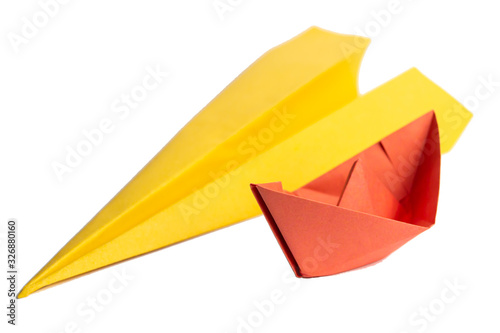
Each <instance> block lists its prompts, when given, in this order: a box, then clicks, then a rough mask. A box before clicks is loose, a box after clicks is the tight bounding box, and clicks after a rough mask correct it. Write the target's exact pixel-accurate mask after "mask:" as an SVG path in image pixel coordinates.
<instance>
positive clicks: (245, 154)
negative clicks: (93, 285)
mask: <svg viewBox="0 0 500 333" xmlns="http://www.w3.org/2000/svg"><path fill="white" fill-rule="evenodd" d="M367 44H368V41H367V39H365V38H362V37H359V36H346V35H339V34H335V33H332V32H329V31H326V30H322V29H319V28H314V27H313V28H311V29H309V30H307V31H305V32H304V33H302V34H300V35H298V36H297V37H295V38H293V39H291V40H290V41H288V42H286V43H284V44H282V45H280V46H278V47H276V48H274V49H272V50H270V51H268V52H267V53H265V54H264V55H263V56H262V57H261V58H259V59H258V60H257V61H256V62H255V63H253V64H252V65H251V66H250V67H249V68H247V69H246V70H245V71H244V72H243V73H242V74H241V75H240V76H238V77H237V78H236V79H235V80H234V81H233V82H232V83H231V84H230V85H228V86H227V87H226V88H225V89H224V90H223V91H222V92H221V93H220V94H219V95H218V96H217V97H216V98H215V99H214V100H212V101H211V102H210V103H209V104H208V105H207V106H206V107H205V108H204V109H203V110H202V111H200V113H199V114H198V115H196V116H195V117H194V118H193V119H192V120H191V121H190V122H189V123H188V124H187V125H186V126H185V127H184V128H183V129H182V130H181V131H180V132H179V133H178V134H177V135H176V136H175V137H174V138H173V139H172V140H171V141H170V142H169V143H168V144H167V145H166V146H165V147H164V148H163V149H162V150H161V151H160V152H159V153H158V154H157V155H156V156H155V157H154V158H153V159H152V160H151V161H150V162H149V163H148V164H147V165H146V166H145V167H144V168H143V169H142V170H141V171H140V172H139V173H138V174H137V175H136V176H135V177H134V178H133V179H132V180H131V181H130V182H129V183H128V184H127V185H126V186H125V187H124V188H123V189H122V190H121V191H120V192H119V193H118V194H117V195H116V196H115V197H114V198H113V199H112V200H111V201H110V202H109V203H108V204H107V205H106V206H105V207H104V208H103V209H102V210H101V211H100V212H99V213H98V214H97V215H96V216H95V217H94V218H93V219H92V220H91V221H90V222H89V223H88V224H87V225H85V227H84V228H83V229H82V230H81V231H80V232H79V233H78V234H77V235H75V236H74V237H73V239H71V240H70V241H69V242H68V243H67V244H66V245H65V246H64V247H63V248H62V249H61V250H60V251H59V252H58V253H57V254H56V255H55V256H54V257H53V258H52V259H51V260H50V261H49V262H48V263H47V264H46V265H45V266H44V267H43V268H42V269H41V270H40V271H39V272H38V273H37V274H36V275H35V276H34V277H33V278H32V279H31V281H29V282H28V284H27V285H26V286H25V287H24V288H23V290H22V291H21V293H20V294H19V296H18V297H25V296H27V295H29V294H31V293H33V292H34V291H36V290H39V289H41V288H43V287H46V286H49V285H52V284H54V283H57V282H61V281H64V280H67V279H70V278H72V277H75V276H78V275H81V274H84V273H87V272H90V271H93V270H96V269H99V268H102V267H105V266H108V265H111V264H113V263H117V262H120V261H123V260H126V259H129V258H133V257H136V256H139V255H142V254H145V253H148V252H151V251H154V250H157V249H160V248H163V247H166V246H169V245H172V244H175V243H178V242H181V241H184V240H187V239H190V238H193V237H196V236H199V235H202V234H205V233H208V232H211V231H214V230H217V229H220V228H223V227H226V226H229V225H231V224H234V223H237V222H240V221H243V220H246V219H249V218H252V217H255V216H257V215H259V214H260V210H259V207H258V205H257V203H256V202H255V199H254V198H253V196H252V193H251V191H249V189H248V186H249V184H250V183H264V182H271V181H275V180H277V179H281V180H282V181H283V182H284V184H286V186H287V188H291V189H296V188H299V187H301V186H304V185H305V184H306V183H308V182H310V181H311V180H313V179H315V178H317V177H318V176H320V175H321V174H323V173H325V172H326V171H327V170H330V169H332V168H333V167H335V166H337V165H339V164H341V163H342V162H344V161H345V160H347V159H348V158H350V157H352V156H354V155H355V154H357V153H359V152H360V151H362V150H363V149H365V148H366V147H367V146H369V145H371V144H374V143H375V142H377V141H379V140H380V139H382V138H383V137H385V136H387V135H388V134H390V133H392V132H394V131H395V130H397V129H399V128H401V127H402V126H403V125H406V124H408V123H410V122H411V121H413V120H415V119H416V118H418V117H419V116H421V115H423V114H424V113H426V112H428V111H429V110H435V111H436V116H437V121H438V123H439V126H440V130H441V131H442V132H443V133H444V134H445V135H446V136H447V140H446V141H443V142H442V147H441V148H442V150H443V151H447V150H449V149H450V148H451V147H452V146H453V144H454V143H455V141H456V140H457V139H458V136H459V135H460V133H461V132H462V131H463V129H464V128H465V126H466V124H467V122H468V120H469V118H470V113H468V111H467V110H465V109H464V108H463V107H462V106H461V105H460V104H459V103H458V102H457V101H455V100H454V99H453V98H452V97H451V96H449V95H448V94H447V93H445V92H444V91H443V90H442V89H440V88H439V87H438V86H436V85H435V84H434V83H432V82H431V81H429V80H428V79H427V78H426V77H424V76H423V75H422V74H420V73H419V72H418V71H417V70H410V71H408V72H406V73H404V74H403V75H401V76H400V77H398V78H396V79H394V80H392V81H390V82H388V83H386V84H384V85H383V86H381V87H379V88H377V89H376V90H374V91H373V92H371V93H369V94H367V95H364V96H361V97H359V96H358V92H357V73H358V68H359V65H360V61H361V58H362V55H363V53H364V49H365V47H366V45H367ZM367 128H370V129H373V130H370V131H369V134H368V135H362V136H360V135H359V133H363V132H364V131H365V130H366V129H367ZM332 156H333V158H332ZM297 165H300V166H301V167H300V170H298V168H297Z"/></svg>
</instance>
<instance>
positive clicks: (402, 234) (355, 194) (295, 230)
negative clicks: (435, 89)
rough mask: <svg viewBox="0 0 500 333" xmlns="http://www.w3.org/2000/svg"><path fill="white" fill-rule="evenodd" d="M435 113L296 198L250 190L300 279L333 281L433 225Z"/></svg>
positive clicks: (277, 186)
mask: <svg viewBox="0 0 500 333" xmlns="http://www.w3.org/2000/svg"><path fill="white" fill-rule="evenodd" d="M440 160H441V153H440V143H439V131H438V126H437V122H436V117H435V115H434V112H429V113H427V114H425V115H424V116H422V117H420V118H418V119H417V120H415V121H413V122H412V123H410V124H409V125H407V126H405V127H403V128H402V129H400V130H398V131H396V132H394V133H393V134H391V135H389V136H387V137H386V138H384V139H382V140H381V141H380V142H378V143H377V144H375V145H373V146H371V147H369V148H368V149H366V150H364V151H363V152H362V153H360V154H358V155H356V156H354V157H353V158H351V159H349V160H348V161H346V162H344V163H342V164H341V165H339V166H338V167H336V168H334V169H333V170H331V171H329V172H327V173H326V174H324V175H322V176H321V177H319V178H317V179H316V180H314V181H312V182H310V183H309V184H307V185H305V186H304V187H301V188H300V189H298V190H296V191H294V192H291V193H290V192H287V191H284V190H283V188H282V185H281V183H279V182H278V183H268V184H261V185H251V188H252V191H253V193H254V195H255V197H256V199H257V201H258V203H259V205H260V207H261V209H262V211H263V213H264V215H265V217H266V219H267V221H268V222H269V225H270V226H271V229H272V230H273V232H274V235H275V236H276V238H277V240H278V242H279V244H280V246H281V248H282V249H283V251H284V253H285V255H286V257H287V259H288V261H289V263H290V265H291V266H292V268H293V270H294V272H295V274H296V275H297V276H298V277H317V276H324V275H332V274H337V273H340V272H344V271H348V270H351V269H354V268H358V267H362V266H365V265H368V264H371V263H374V262H376V261H379V260H381V259H383V258H385V257H386V256H387V255H389V254H390V253H392V252H393V251H395V250H396V249H398V248H399V247H400V246H402V245H403V244H405V243H406V242H408V241H409V240H410V239H412V238H413V237H415V236H417V235H418V234H420V233H421V232H423V231H425V230H427V229H428V228H429V227H431V226H432V225H433V224H434V220H435V216H436V209H437V200H438V192H439V169H440Z"/></svg>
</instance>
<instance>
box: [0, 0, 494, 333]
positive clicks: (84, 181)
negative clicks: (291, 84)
mask: <svg viewBox="0 0 500 333" xmlns="http://www.w3.org/2000/svg"><path fill="white" fill-rule="evenodd" d="M45 1H47V0H45ZM223 2H224V3H227V2H226V0H224V1H223ZM232 3H233V4H234V5H233V7H232V9H233V10H232V11H230V12H226V13H225V14H224V15H223V16H222V18H223V19H221V17H220V16H219V15H218V14H217V12H216V10H215V9H214V7H213V0H197V1H179V0H178V1H153V0H143V1H123V0H122V1H118V0H115V1H95V0H94V1H77V0H74V1H69V3H68V4H64V5H60V8H59V11H58V12H57V13H56V15H55V16H54V17H52V18H50V20H49V22H48V24H47V26H45V27H43V28H40V29H39V31H38V34H36V36H34V37H32V38H30V39H27V42H26V43H25V44H22V45H20V46H19V50H18V52H15V48H14V47H13V46H12V44H11V42H10V41H9V39H8V36H9V33H14V34H20V33H21V29H22V26H23V24H24V23H23V17H27V18H28V19H29V20H31V18H32V16H33V15H34V14H35V13H37V12H39V11H40V5H39V3H38V2H37V1H34V0H33V1H26V0H24V1H8V2H7V1H2V3H1V5H0V35H1V42H0V114H1V119H0V126H1V128H0V136H1V137H0V147H1V150H0V154H1V155H0V156H1V158H2V159H1V163H0V181H1V183H0V185H1V187H0V209H1V211H0V220H1V221H2V230H1V232H2V233H3V236H4V237H5V223H6V221H7V219H8V218H12V217H14V218H17V219H18V223H19V253H20V262H19V265H20V272H21V273H20V280H19V287H21V286H22V285H24V284H25V283H26V282H27V281H28V280H29V279H30V278H31V277H32V276H33V275H34V274H35V273H36V272H37V271H38V270H39V269H40V268H41V267H42V266H43V264H45V263H46V262H47V261H48V260H49V259H50V258H51V257H52V256H53V255H54V254H55V253H56V252H57V251H58V250H59V249H60V248H61V247H62V246H63V245H64V244H65V243H66V242H67V241H68V240H69V239H70V238H71V237H72V236H73V235H74V234H75V233H76V232H77V231H78V230H79V229H80V228H81V227H82V226H83V225H84V224H85V223H86V222H87V221H88V220H89V219H90V218H91V217H92V216H93V215H94V214H95V213H96V212H97V211H98V210H99V209H100V208H101V207H102V206H103V205H105V204H106V202H107V201H108V200H109V199H110V198H111V197H112V196H113V195H114V194H115V193H116V192H117V191H119V190H120V188H121V187H122V186H123V185H124V184H126V182H127V181H128V180H129V179H130V178H131V177H133V176H134V175H135V173H136V172H137V171H139V170H140V168H141V167H142V166H143V165H144V164H146V163H147V162H148V161H149V159H150V158H151V157H153V156H154V154H155V153H156V152H157V151H159V150H160V149H161V147H162V146H163V145H164V144H165V143H167V142H168V141H169V139H170V138H171V137H172V136H173V135H174V134H175V133H176V132H177V131H178V130H179V129H180V128H181V127H182V126H183V125H184V124H185V123H186V122H187V121H188V120H189V119H190V118H192V117H193V116H194V115H195V114H196V113H197V112H198V111H199V110H200V109H201V108H202V107H203V106H204V105H206V103H208V102H209V101H210V100H211V99H212V98H213V97H214V96H215V95H216V94H217V93H218V92H219V91H221V90H222V89H223V88H224V87H225V86H226V85H227V84H228V83H229V82H230V81H231V80H232V79H234V78H235V77H236V76H237V75H238V74H239V73H240V72H241V71H242V70H244V69H245V68H246V67H247V66H248V65H249V64H251V63H252V62H253V61H254V60H255V59H256V58H257V57H258V56H260V55H261V54H262V53H263V52H265V51H267V50H268V49H269V48H271V47H273V46H275V45H277V44H279V43H281V42H284V41H285V40H287V39H289V38H291V37H293V36H295V35H296V34H298V33H300V32H301V31H303V30H305V29H306V28H308V27H309V26H311V25H317V26H320V27H322V28H325V29H329V30H332V31H336V32H342V33H359V34H363V35H365V36H371V37H372V44H371V45H370V47H369V49H368V51H367V53H366V55H365V58H364V61H363V63H362V66H361V71H360V78H359V82H360V91H361V92H362V93H364V92H367V91H369V90H371V89H372V88H374V87H376V86H377V85H379V84H382V83H383V82H385V81H387V80H389V79H390V78H392V77H394V76H396V75H398V74H399V73H401V72H403V71H405V70H406V69H408V68H410V67H414V66H415V67H417V68H419V69H420V70H421V71H422V72H423V73H424V74H425V75H427V76H428V77H429V78H431V79H432V80H433V81H435V82H436V83H437V84H439V85H440V86H442V87H443V88H444V89H445V90H447V91H448V92H449V93H450V94H452V95H453V96H454V97H456V98H457V99H458V100H459V101H462V102H463V101H469V103H470V104H469V106H471V107H470V109H471V111H473V113H474V118H473V120H472V121H471V123H470V124H469V126H468V128H467V129H466V131H465V133H464V134H463V136H462V137H461V138H460V140H459V141H458V143H457V145H456V146H455V147H454V149H453V150H452V152H451V153H449V154H446V155H445V156H443V159H442V176H441V192H440V202H439V209H438V215H437V220H436V225H435V227H434V228H432V229H430V230H429V231H427V232H425V233H424V234H422V235H420V236H419V237H417V238H416V239H414V240H413V241H411V242H410V243H408V244H407V245H405V246H404V247H403V248H401V249H400V250H399V251H397V252H395V253H394V254H393V255H391V256H390V257H388V258H387V259H386V260H384V261H383V262H381V263H379V264H377V265H375V266H373V267H369V268H367V269H362V270H357V271H353V272H348V273H346V274H340V275H337V276H332V277H325V278H320V279H310V280H288V279H289V277H290V276H291V271H290V268H289V266H288V263H287V261H286V260H285V257H284V256H283V254H282V252H281V250H280V248H279V246H278V245H277V243H276V241H275V239H274V237H273V235H272V233H271V232H270V230H269V227H268V225H267V223H266V221H265V220H264V218H262V217H259V218H256V219H253V220H250V221H247V222H244V223H241V224H238V225H235V226H232V227H230V228H226V229H224V230H221V231H217V232H215V233H212V234H209V235H206V236H203V237H200V238H197V239H194V240H191V241H188V242H185V243H182V244H179V245H176V246H172V247H170V248H167V249H164V250H161V251H157V252H155V253H153V254H149V255H146V256H143V257H141V258H138V259H135V260H131V261H128V262H125V263H123V264H120V265H118V266H114V267H112V268H108V269H104V270H101V271H98V272H96V273H93V274H90V275H88V276H85V277H82V278H79V279H76V280H73V281H71V282H68V283H64V284H62V285H59V286H56V287H54V288H51V289H48V290H45V291H42V292H40V293H37V294H34V295H31V296H29V297H28V298H25V299H22V300H20V301H19V313H18V315H19V318H18V320H19V325H18V326H17V327H11V326H10V325H7V324H6V316H5V312H6V309H5V307H4V304H6V302H7V298H6V290H7V285H6V283H5V282H6V281H5V279H4V278H2V281H3V282H2V283H1V286H0V287H1V288H2V289H1V292H0V294H1V295H2V296H1V298H0V303H1V308H2V309H3V310H2V311H1V316H0V318H2V319H1V321H2V323H1V324H0V325H1V327H2V329H1V330H2V332H5V331H6V329H5V327H7V331H8V332H65V331H67V332H72V331H76V332H129V331H130V332H132V331H139V330H141V331H151V332H237V330H238V326H239V325H240V324H241V321H245V322H247V323H248V318H249V317H250V318H253V320H254V321H253V324H254V326H256V327H251V329H250V330H249V329H248V328H247V329H246V330H245V329H240V331H241V332H245V333H247V332H248V333H249V332H394V333H401V332H419V331H422V332H424V331H425V332H472V331H482V332H498V331H499V330H500V323H499V321H498V313H499V311H500V305H499V304H500V302H499V298H500V287H499V281H500V272H499V270H498V265H499V263H498V254H499V253H500V242H499V241H498V239H499V235H500V219H499V217H498V205H499V202H500V194H499V190H498V189H499V188H500V177H499V158H498V154H499V152H498V149H499V148H498V147H499V143H500V140H499V139H500V134H499V133H500V132H499V130H498V129H499V126H500V113H499V107H500V98H499V95H500V86H498V83H497V86H496V87H493V88H492V89H491V90H492V93H491V94H490V95H488V96H487V97H483V98H482V99H481V100H479V99H477V98H476V96H475V93H476V89H480V91H481V92H483V93H484V92H486V91H487V90H484V88H485V87H484V86H483V87H482V88H481V86H482V83H481V80H486V79H488V77H489V78H490V79H491V80H493V81H495V82H500V65H499V61H500V44H499V39H498V32H499V31H500V20H499V17H498V13H499V8H498V6H495V5H496V4H497V3H496V2H494V1H491V0H475V1H456V0H455V1H453V0H446V1H444V0H442V1H432V0H420V1H417V0H413V1H410V0H400V7H399V12H398V13H397V14H394V15H392V14H391V16H390V19H388V18H387V17H385V21H384V22H381V23H378V22H377V20H376V19H375V16H373V13H380V11H383V10H386V9H387V8H388V7H389V3H390V1H389V0H383V1H381V0H377V1H373V0H371V1H369V0H366V1H347V0H345V1H319V0H315V1H313V0H308V1H305V0H304V1H285V0H282V1H264V0H242V1H239V2H238V1H236V0H233V1H232ZM382 23H383V24H382ZM10 36H12V34H11V35H10ZM157 65H158V66H160V68H162V69H164V70H168V72H169V73H170V75H169V77H168V78H167V79H165V80H164V82H163V83H162V84H161V85H160V86H159V87H158V88H157V89H156V90H155V91H153V92H151V93H150V94H149V95H148V97H147V98H146V100H145V101H144V102H142V103H141V104H140V106H139V107H137V108H136V109H135V110H133V111H132V112H131V114H130V115H129V117H127V118H126V119H119V118H117V117H116V114H113V113H112V112H111V107H110V105H111V104H112V102H113V101H114V100H115V99H116V98H118V97H120V94H122V93H129V92H130V89H131V88H132V87H134V86H135V85H137V84H140V83H141V80H142V78H143V77H144V76H145V75H146V71H145V68H146V67H147V66H151V67H155V66H157ZM474 101H477V102H478V103H477V104H473V102H474ZM108 117H111V118H112V119H113V121H114V123H115V128H114V130H113V132H112V133H110V134H108V135H106V136H105V138H104V140H103V142H102V144H100V145H99V146H98V147H96V148H95V149H94V150H93V152H92V153H91V154H90V155H89V156H87V157H85V158H84V159H83V161H82V162H81V164H80V165H79V166H78V167H76V168H74V170H73V172H72V173H71V174H66V175H64V177H63V180H62V181H61V182H60V181H59V180H58V179H57V177H56V175H55V173H54V172H53V170H52V168H51V163H52V162H53V161H62V160H63V159H64V157H65V154H66V150H65V149H66V148H65V147H66V146H67V145H69V146H71V147H74V146H75V145H76V144H77V143H78V142H79V141H80V140H82V139H83V138H84V137H83V135H82V131H83V130H90V129H92V128H95V127H97V125H98V124H99V122H100V121H101V120H102V119H103V118H108ZM0 236H1V234H0ZM1 241H2V244H1V251H2V252H1V253H2V255H1V256H0V258H5V256H6V252H5V239H1ZM4 260H5V259H2V261H4ZM4 265H5V263H2V264H1V267H5V266H4ZM2 269H3V268H2ZM122 270H125V272H126V274H128V275H129V276H132V277H133V279H131V281H129V282H128V283H127V285H126V286H125V287H124V288H123V290H122V291H121V292H119V293H117V294H114V295H113V298H112V300H111V301H110V302H109V304H106V305H104V306H103V308H102V311H100V312H98V311H95V313H94V314H95V316H91V314H89V313H88V312H87V316H81V315H79V314H78V313H77V309H78V308H80V309H85V307H86V306H87V305H86V304H87V303H86V302H87V301H88V298H89V297H95V296H96V295H101V296H102V295H104V294H105V293H106V291H105V290H106V288H108V287H107V286H108V284H109V282H110V281H112V279H113V278H114V275H113V272H122ZM2 276H3V274H2ZM283 276H285V278H284V277H283ZM455 282H456V283H458V284H460V285H462V286H465V287H466V289H465V290H463V291H460V292H458V293H457V294H458V296H456V297H454V299H453V301H452V302H450V303H449V304H446V305H445V308H444V309H442V310H443V311H442V313H439V314H438V315H436V316H433V318H432V320H429V321H426V324H425V325H424V324H423V323H422V322H421V321H420V324H418V325H416V324H415V323H413V324H412V323H411V319H412V318H414V319H415V318H416V317H415V316H418V311H419V308H426V307H429V306H438V305H439V304H440V298H441V294H442V293H443V292H444V293H448V291H447V288H448V287H447V284H449V283H455ZM275 289H277V290H279V291H281V292H283V293H284V297H283V298H284V302H283V303H282V304H277V305H275V307H274V309H273V311H272V313H270V314H269V313H268V316H266V317H265V318H264V319H263V320H262V321H261V322H258V319H260V318H262V317H263V315H262V314H260V315H259V313H258V311H259V310H258V309H257V306H256V305H255V302H259V303H262V302H263V301H264V303H266V301H267V300H269V298H270V294H271V292H272V291H273V290H275ZM103 290H104V291H103ZM448 295H452V294H449V293H448ZM86 309H87V310H88V309H89V308H88V307H87V308H86ZM270 312H271V311H270ZM256 313H257V314H256ZM416 313H417V314H416ZM259 316H261V317H259ZM417 318H422V317H417ZM256 320H257V324H255V321H256ZM250 321H251V322H252V319H250ZM72 325H76V329H75V330H73V328H74V327H73V326H72Z"/></svg>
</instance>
